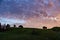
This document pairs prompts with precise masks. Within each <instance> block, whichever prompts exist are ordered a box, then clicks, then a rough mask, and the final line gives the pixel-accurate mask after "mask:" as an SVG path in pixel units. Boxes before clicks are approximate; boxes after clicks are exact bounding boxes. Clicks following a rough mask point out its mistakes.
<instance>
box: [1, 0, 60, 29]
mask: <svg viewBox="0 0 60 40" xmlns="http://www.w3.org/2000/svg"><path fill="white" fill-rule="evenodd" d="M0 22H1V23H2V24H10V25H13V24H16V25H20V24H21V25H23V26H24V27H29V28H30V27H31V28H41V27H42V26H47V27H48V28H51V27H53V26H60V0H0Z"/></svg>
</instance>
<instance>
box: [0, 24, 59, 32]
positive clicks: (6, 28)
mask: <svg viewBox="0 0 60 40" xmlns="http://www.w3.org/2000/svg"><path fill="white" fill-rule="evenodd" d="M13 28H17V26H16V25H14V26H13V27H11V26H10V24H7V25H5V24H4V25H2V24H1V23H0V31H2V32H4V31H10V30H11V29H13ZM18 28H24V27H23V25H19V26H18ZM43 30H48V29H47V27H46V26H43ZM50 30H53V31H56V32H60V27H53V28H51V29H50ZM32 31H33V32H34V31H35V30H34V29H33V30H32Z"/></svg>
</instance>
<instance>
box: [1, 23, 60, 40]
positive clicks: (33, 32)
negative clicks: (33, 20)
mask: <svg viewBox="0 0 60 40" xmlns="http://www.w3.org/2000/svg"><path fill="white" fill-rule="evenodd" d="M0 40H60V27H53V28H51V29H47V27H46V26H43V29H35V28H23V25H19V27H18V28H17V27H16V25H14V27H11V26H10V24H7V25H5V24H4V25H1V23H0Z"/></svg>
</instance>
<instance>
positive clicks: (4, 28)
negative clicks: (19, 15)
mask: <svg viewBox="0 0 60 40" xmlns="http://www.w3.org/2000/svg"><path fill="white" fill-rule="evenodd" d="M16 27H17V26H16V25H14V26H13V27H11V26H10V24H7V25H5V24H4V25H2V24H1V23H0V31H9V30H10V29H11V28H16ZM18 28H23V26H22V25H19V26H18Z"/></svg>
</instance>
